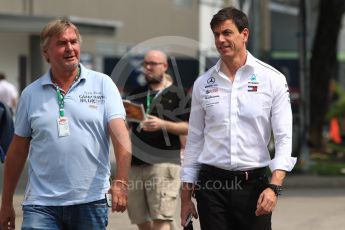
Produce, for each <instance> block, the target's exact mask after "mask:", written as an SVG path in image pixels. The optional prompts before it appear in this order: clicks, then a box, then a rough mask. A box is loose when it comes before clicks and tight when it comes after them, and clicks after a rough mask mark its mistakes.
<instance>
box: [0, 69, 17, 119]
mask: <svg viewBox="0 0 345 230" xmlns="http://www.w3.org/2000/svg"><path fill="white" fill-rule="evenodd" d="M17 99H18V91H17V89H16V87H15V86H14V85H13V84H12V83H10V82H9V81H7V80H6V76H5V74H4V73H0V101H2V102H3V103H5V104H6V105H7V106H8V107H9V108H10V109H11V111H12V113H14V112H15V110H16V106H17Z"/></svg>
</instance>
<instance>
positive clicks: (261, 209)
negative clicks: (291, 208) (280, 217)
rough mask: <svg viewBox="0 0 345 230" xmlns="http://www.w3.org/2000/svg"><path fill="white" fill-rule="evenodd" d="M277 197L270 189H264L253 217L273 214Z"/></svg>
mask: <svg viewBox="0 0 345 230" xmlns="http://www.w3.org/2000/svg"><path fill="white" fill-rule="evenodd" d="M277 201H278V200H277V196H276V194H275V193H274V191H273V190H272V189H270V188H266V189H265V190H264V191H262V193H261V194H260V196H259V199H258V203H257V206H256V211H255V215H257V216H260V215H264V214H268V213H271V212H273V210H274V208H275V206H276V204H277Z"/></svg>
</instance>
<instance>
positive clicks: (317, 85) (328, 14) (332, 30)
mask: <svg viewBox="0 0 345 230" xmlns="http://www.w3.org/2000/svg"><path fill="white" fill-rule="evenodd" d="M344 12H345V1H344V0H320V3H319V16H318V23H317V29H316V33H315V37H314V44H313V47H312V57H311V60H310V114H311V115H310V130H309V137H310V142H311V144H312V145H313V146H314V147H315V148H321V147H322V146H321V143H322V141H321V140H322V128H323V125H324V121H325V116H326V113H327V104H328V94H329V84H330V79H332V78H335V77H336V74H337V72H336V67H337V48H338V47H337V45H338V38H339V32H340V29H341V26H342V23H341V22H342V15H343V13H344Z"/></svg>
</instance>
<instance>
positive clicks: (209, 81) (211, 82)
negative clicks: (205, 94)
mask: <svg viewBox="0 0 345 230" xmlns="http://www.w3.org/2000/svg"><path fill="white" fill-rule="evenodd" d="M215 82H216V79H215V78H214V77H210V78H209V79H207V84H213V83H215Z"/></svg>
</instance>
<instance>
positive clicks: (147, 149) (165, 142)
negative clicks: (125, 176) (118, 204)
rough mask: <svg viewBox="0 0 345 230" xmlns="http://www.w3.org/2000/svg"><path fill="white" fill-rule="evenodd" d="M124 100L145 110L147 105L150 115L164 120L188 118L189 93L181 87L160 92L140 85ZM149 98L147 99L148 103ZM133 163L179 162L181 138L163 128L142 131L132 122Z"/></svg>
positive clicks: (178, 120)
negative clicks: (142, 106)
mask: <svg viewBox="0 0 345 230" xmlns="http://www.w3.org/2000/svg"><path fill="white" fill-rule="evenodd" d="M126 99H129V100H131V101H132V102H135V103H138V104H143V105H144V108H145V111H147V106H148V105H150V106H149V107H150V109H149V110H150V112H149V114H150V115H153V116H156V117H159V118H161V119H164V120H168V121H173V122H181V121H188V119H189V113H190V100H191V99H190V95H187V94H186V93H185V92H184V90H183V89H181V88H179V87H177V86H175V85H171V86H169V87H167V88H165V89H163V90H162V91H159V92H155V91H151V90H149V89H148V87H147V86H146V87H142V88H139V89H137V90H134V91H133V92H131V93H130V94H129V95H128V97H127V98H126ZM148 101H149V102H148ZM131 139H132V151H133V158H132V164H134V165H140V164H157V163H175V164H180V147H181V145H180V139H179V136H178V135H174V134H171V133H168V132H167V131H166V130H159V131H155V132H145V131H143V130H142V129H140V127H139V124H138V123H135V122H133V123H132V135H131Z"/></svg>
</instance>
